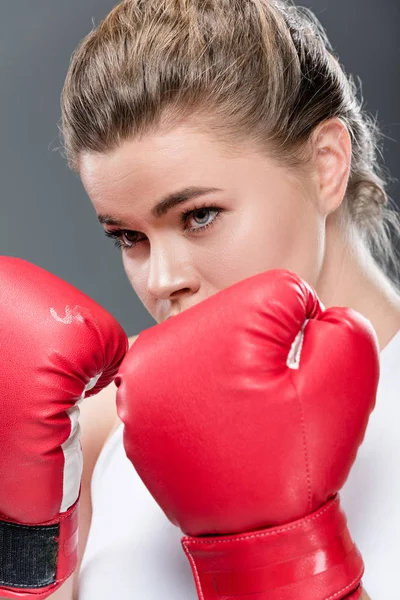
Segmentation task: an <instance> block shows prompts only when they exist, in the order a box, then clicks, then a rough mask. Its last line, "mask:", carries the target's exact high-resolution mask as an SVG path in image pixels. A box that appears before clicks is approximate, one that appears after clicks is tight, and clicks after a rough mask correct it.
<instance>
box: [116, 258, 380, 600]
mask: <svg viewBox="0 0 400 600" xmlns="http://www.w3.org/2000/svg"><path fill="white" fill-rule="evenodd" d="M378 377H379V358H378V348H377V341H376V336H375V333H374V330H373V329H372V326H371V325H370V323H369V321H367V320H366V319H365V318H364V317H362V316H361V315H359V314H358V313H356V312H355V311H353V310H351V309H348V308H330V309H328V310H325V311H324V308H323V306H322V305H321V304H320V302H319V300H318V298H317V296H316V294H315V292H314V291H313V290H312V289H311V288H310V287H309V286H308V285H307V284H306V283H305V282H303V281H302V280H301V279H299V278H298V277H297V276H296V275H294V274H293V273H290V272H288V271H281V270H275V271H269V272H266V273H262V274H260V275H256V276H254V277H252V278H250V279H247V280H245V281H242V282H240V283H237V284H235V285H233V286H232V287H230V288H227V289H225V290H223V291H221V292H219V293H217V294H215V295H214V296H211V297H210V298H208V299H207V300H205V301H203V302H201V303H199V304H197V305H196V306H194V307H192V308H190V309H188V310H186V311H185V312H183V313H182V314H180V315H178V316H176V317H174V318H173V319H170V320H168V321H166V322H165V323H163V324H161V325H158V326H155V327H152V328H151V329H149V330H147V331H145V332H143V333H141V334H140V336H139V338H138V340H137V341H136V342H135V344H134V345H133V347H132V348H131V350H130V351H129V353H128V354H127V356H126V358H125V360H124V362H123V364H122V366H121V369H120V371H119V373H118V376H117V378H116V381H115V383H116V385H117V387H118V392H117V405H118V412H119V415H120V418H121V419H122V421H123V422H124V423H125V430H124V445H125V449H126V453H127V456H128V457H129V459H130V460H131V461H132V463H133V464H134V466H135V468H136V470H137V472H138V473H139V475H140V477H141V478H142V480H143V481H144V483H145V485H146V486H147V487H148V489H149V491H150V492H151V494H152V495H153V496H154V498H155V500H156V501H157V502H158V504H159V505H160V506H161V508H162V509H163V510H164V512H165V513H166V515H167V516H168V518H169V519H170V520H171V521H172V522H173V523H174V524H176V525H178V526H179V527H180V528H181V529H182V531H183V532H184V533H186V534H187V537H184V538H183V540H182V543H183V547H184V550H185V552H186V554H187V556H188V558H189V561H190V564H191V567H192V570H193V575H194V578H195V582H196V586H197V591H198V596H199V598H200V599H203V600H211V599H216V598H219V599H222V598H223V599H224V600H227V599H235V600H237V599H239V598H240V599H241V600H261V599H262V600H267V599H268V600H326V599H328V598H329V599H331V600H333V599H335V600H339V599H341V598H345V597H352V598H358V597H359V596H360V595H361V586H360V582H361V577H362V573H363V561H362V558H361V555H360V553H359V551H358V550H357V548H356V546H355V544H354V542H353V541H352V539H351V537H350V534H349V531H348V529H347V524H346V517H345V515H344V513H343V511H342V510H341V508H340V505H339V496H338V493H337V492H338V491H339V490H340V488H341V487H342V486H343V484H344V482H345V481H346V478H347V476H348V474H349V471H350V468H351V466H352V463H353V462H354V460H355V457H356V454H357V450H358V447H359V445H360V444H361V442H362V440H363V438H364V434H365V430H366V427H367V422H368V418H369V415H370V413H371V411H372V409H373V407H374V404H375V396H376V389H377V384H378Z"/></svg>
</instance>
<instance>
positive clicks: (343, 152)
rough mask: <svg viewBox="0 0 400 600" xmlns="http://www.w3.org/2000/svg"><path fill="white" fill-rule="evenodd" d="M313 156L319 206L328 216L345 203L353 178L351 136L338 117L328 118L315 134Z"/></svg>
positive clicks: (322, 212) (313, 136)
mask: <svg viewBox="0 0 400 600" xmlns="http://www.w3.org/2000/svg"><path fill="white" fill-rule="evenodd" d="M311 143H312V156H313V166H314V173H315V176H316V183H317V202H318V208H319V210H320V212H321V214H323V215H324V216H328V215H329V214H330V213H332V212H334V211H335V210H337V209H338V208H339V206H340V205H341V203H342V201H343V198H344V195H345V192H346V188H347V183H348V180H349V174H350V165H351V138H350V134H349V131H348V129H347V127H346V125H345V124H344V123H343V121H341V119H339V118H338V117H334V118H332V119H328V120H327V121H324V122H323V123H321V124H320V125H318V127H316V129H315V131H314V132H313V135H312V140H311Z"/></svg>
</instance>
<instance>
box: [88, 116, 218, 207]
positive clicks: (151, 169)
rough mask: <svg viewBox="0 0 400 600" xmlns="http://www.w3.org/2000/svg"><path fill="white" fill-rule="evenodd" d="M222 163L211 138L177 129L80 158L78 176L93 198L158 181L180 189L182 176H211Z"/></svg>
mask: <svg viewBox="0 0 400 600" xmlns="http://www.w3.org/2000/svg"><path fill="white" fill-rule="evenodd" d="M224 160H228V157H227V156H224V153H223V151H222V148H221V147H220V146H219V145H218V144H217V143H216V142H215V140H214V139H213V138H212V137H211V136H209V135H208V134H206V133H203V132H199V131H196V130H193V129H190V128H188V127H184V126H181V127H179V128H175V129H174V130H171V131H169V132H165V133H156V134H151V135H147V136H145V137H143V138H142V139H129V140H125V141H123V142H122V143H121V144H120V145H119V146H118V147H117V148H115V149H114V150H112V151H111V152H107V153H86V154H83V155H82V156H81V159H80V176H81V179H82V182H83V184H84V186H85V188H86V190H87V191H88V193H89V195H90V196H91V197H92V198H96V197H97V196H99V195H108V194H109V193H115V192H118V191H120V192H122V191H123V190H124V189H125V188H128V187H131V186H134V187H135V188H136V189H137V190H138V191H140V188H141V187H142V186H145V187H146V189H148V188H149V186H151V187H152V186H157V183H158V181H164V182H165V183H168V182H171V183H173V182H174V181H175V182H176V183H177V184H178V185H180V186H181V184H182V177H183V176H185V177H191V176H192V177H193V179H194V178H198V177H200V176H203V177H204V175H205V174H206V173H208V174H211V175H212V172H213V170H214V169H213V165H216V164H219V165H220V164H221V162H223V161H224ZM186 183H190V182H188V181H187V182H186ZM154 191H155V190H154Z"/></svg>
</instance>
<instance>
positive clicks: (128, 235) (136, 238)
mask: <svg viewBox="0 0 400 600" xmlns="http://www.w3.org/2000/svg"><path fill="white" fill-rule="evenodd" d="M104 233H105V235H106V236H107V237H108V238H111V239H112V240H114V244H115V246H116V247H117V248H121V249H122V250H130V249H131V248H133V247H134V246H136V244H137V243H138V242H140V241H142V240H141V239H140V234H139V233H138V232H137V231H130V230H129V229H115V230H113V231H104Z"/></svg>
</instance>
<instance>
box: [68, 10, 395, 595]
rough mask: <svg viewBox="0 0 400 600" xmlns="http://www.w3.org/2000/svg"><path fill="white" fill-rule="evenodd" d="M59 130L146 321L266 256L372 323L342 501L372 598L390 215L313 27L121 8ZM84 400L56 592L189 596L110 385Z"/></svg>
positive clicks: (389, 500)
mask: <svg viewBox="0 0 400 600" xmlns="http://www.w3.org/2000/svg"><path fill="white" fill-rule="evenodd" d="M62 133H63V136H64V144H65V150H66V156H67V158H68V162H69V165H70V166H71V168H72V169H73V170H75V171H77V172H78V173H79V175H80V177H81V179H82V182H83V185H84V187H85V189H86V191H87V193H88V195H89V197H90V199H91V201H92V203H93V205H94V207H95V210H96V213H97V216H98V219H99V221H100V223H101V224H102V225H103V227H104V229H105V233H106V235H107V236H108V237H110V238H113V239H114V240H115V242H116V244H117V245H118V246H119V247H120V248H121V249H122V260H123V264H124V268H125V271H126V274H127V276H128V278H129V280H130V282H131V284H132V287H133V289H134V291H135V292H136V293H137V294H138V296H139V298H140V300H141V301H142V302H143V304H144V306H145V307H146V308H147V310H148V311H149V313H150V314H151V315H152V316H153V317H154V318H155V319H156V321H158V322H161V321H164V320H165V319H167V318H169V317H171V316H174V315H176V314H177V313H179V312H182V311H184V310H186V309H187V308H189V307H190V306H193V305H194V304H197V303H198V302H200V301H201V300H203V299H205V298H207V297H208V296H210V295H212V294H214V293H216V292H217V291H219V290H221V289H223V288H225V287H227V286H230V285H231V284H233V283H235V282H237V281H240V280H242V279H245V278H247V277H249V276H251V275H254V274H256V273H260V272H263V271H266V270H269V269H272V268H286V269H290V270H292V271H294V272H296V273H297V274H298V275H300V276H301V277H303V278H304V279H305V280H306V281H307V282H308V283H309V284H310V285H311V286H312V287H314V288H315V289H316V291H317V293H318V295H319V297H320V298H321V300H322V302H323V303H324V305H325V306H326V307H329V306H333V305H336V306H338V305H339V306H341V305H342V306H350V307H352V308H354V309H356V310H358V311H359V312H361V313H362V314H363V315H365V316H366V317H367V318H368V319H369V320H370V321H371V322H372V324H373V326H374V328H375V330H376V332H377V335H378V339H379V344H380V348H381V351H382V353H381V382H380V388H379V393H378V399H377V406H376V409H375V411H374V413H373V415H372V417H371V421H370V425H369V429H368V432H367V435H366V438H365V441H364V443H363V446H362V447H361V449H360V451H359V454H358V458H357V461H356V464H355V466H354V468H353V471H352V473H351V475H350V478H349V480H348V481H347V484H346V486H345V488H344V490H343V492H342V504H343V507H344V509H345V511H346V514H347V517H348V520H349V527H350V530H351V532H352V535H353V537H354V539H355V541H356V543H357V545H358V547H359V548H360V550H361V553H362V555H363V558H364V561H365V565H366V572H365V576H364V586H365V589H366V590H367V592H368V593H369V594H370V596H371V598H373V599H374V600H377V599H381V600H384V599H389V598H392V597H393V594H394V593H395V590H396V581H397V577H396V568H395V557H396V556H398V555H399V554H400V546H399V544H400V542H399V540H400V521H399V517H398V516H397V517H396V511H397V504H398V500H399V498H400V478H399V477H397V470H396V455H397V454H398V452H399V446H398V441H397V439H398V436H397V429H396V422H397V419H396V414H397V415H398V414H399V404H398V402H397V400H398V398H396V389H398V385H399V383H400V381H399V373H400V368H399V367H400V333H399V329H400V294H399V290H398V287H397V283H396V281H397V280H396V271H395V267H396V256H395V253H394V250H393V249H392V248H391V245H390V237H389V233H388V230H389V226H390V227H392V228H393V229H395V231H396V234H398V233H399V227H398V224H397V223H398V221H397V218H396V215H395V213H394V212H392V211H391V209H390V208H389V206H388V199H387V196H386V192H385V181H384V179H383V177H382V172H381V170H380V168H379V166H378V163H377V136H378V131H377V129H376V127H375V124H374V123H373V122H372V120H371V119H369V118H368V117H367V115H366V114H364V112H363V110H362V108H361V105H360V102H359V101H358V99H357V97H356V89H355V86H354V84H353V82H352V80H351V79H350V78H349V77H347V76H346V75H345V73H344V71H343V69H342V67H341V66H340V64H339V62H338V59H337V58H336V57H335V56H334V54H333V52H332V49H331V47H330V45H329V42H328V40H327V38H326V36H325V34H324V32H323V30H322V28H321V27H320V25H319V24H318V22H317V20H316V19H315V18H314V17H313V15H312V14H311V13H310V12H308V11H304V10H300V9H298V8H296V7H294V6H292V5H290V4H289V3H286V2H283V1H280V0H279V1H272V0H243V1H240V2H239V1H232V0H230V1H229V2H227V1H225V0H208V1H204V0H203V1H201V0H163V1H160V0H145V1H141V0H127V1H125V2H122V3H121V4H119V5H117V6H116V7H115V8H114V9H113V10H112V11H111V13H110V14H109V15H108V16H107V18H106V19H105V20H104V21H103V22H102V23H101V24H100V25H99V26H98V27H97V28H96V29H94V30H93V31H92V32H91V33H90V34H89V35H88V36H87V37H86V38H85V39H84V40H83V42H82V43H81V44H80V46H79V48H78V49H77V50H76V52H75V54H74V56H73V58H72V63H71V65H70V68H69V72H68V75H67V78H66V82H65V86H64V90H63V94H62ZM101 397H102V399H103V400H100V402H102V401H103V402H104V406H107V408H105V412H103V413H101V415H100V417H99V416H98V414H99V412H98V411H99V398H96V399H95V400H94V401H93V402H91V401H90V400H89V401H88V403H87V404H85V406H84V407H83V406H82V411H84V412H83V415H82V417H83V422H82V431H83V438H82V446H83V451H84V455H85V467H84V469H85V470H84V478H83V488H82V489H83V491H82V509H81V529H80V554H81V560H82V563H81V568H80V572H79V577H78V574H76V576H75V596H76V598H78V597H79V600H88V599H93V598H96V600H100V599H102V598H110V597H114V596H115V597H118V598H119V599H121V600H122V599H124V598H131V597H132V596H133V595H134V596H138V597H141V598H146V600H151V599H153V598H154V599H155V598H160V597H163V598H170V599H171V600H178V599H180V598H182V599H185V600H187V599H189V598H196V592H195V587H194V583H193V582H192V578H191V573H190V569H189V565H188V564H186V559H185V557H184V556H183V555H182V554H181V549H180V545H179V543H178V540H179V537H180V532H179V531H178V530H176V529H175V528H173V527H172V525H170V524H169V523H168V522H167V521H166V519H165V517H164V515H163V514H162V513H161V511H160V509H159V508H158V507H157V506H156V505H155V503H154V501H153V500H152V498H151V497H150V495H149V494H148V492H147V491H146V489H145V488H144V486H143V484H142V483H141V482H140V480H139V478H138V477H137V475H136V474H135V472H134V471H133V470H132V467H131V465H130V463H129V461H128V460H127V459H126V457H125V454H124V450H123V446H122V427H121V424H120V422H119V421H118V419H117V417H116V415H115V412H114V408H113V404H114V398H115V390H114V388H112V389H108V390H107V391H106V392H103V393H102V394H101ZM396 411H397V413H396ZM94 415H95V416H94ZM97 419H99V420H100V422H98V421H97ZM105 440H106V441H105ZM104 441H105V443H104ZM100 450H101V454H100ZM99 454H100V456H99ZM97 459H98V460H97ZM95 465H96V468H95V471H94V474H93V469H94V466H95ZM92 474H93V479H92ZM91 494H92V496H91ZM91 503H93V514H92V515H91ZM90 522H91V530H90V535H89V536H88V530H89V526H90ZM87 536H88V539H87ZM86 540H87V544H86ZM160 540H162V544H164V547H163V548H161V547H160ZM166 550H167V552H166ZM165 556H168V558H167V559H165Z"/></svg>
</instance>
